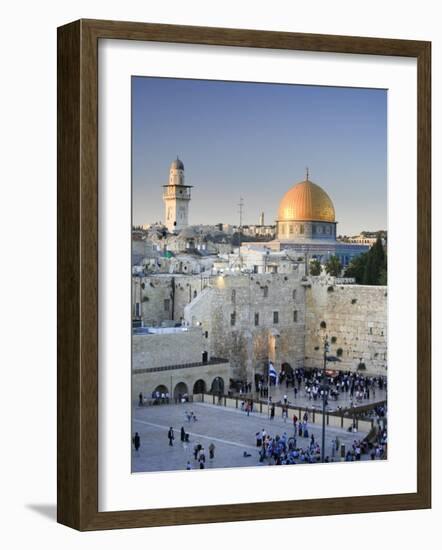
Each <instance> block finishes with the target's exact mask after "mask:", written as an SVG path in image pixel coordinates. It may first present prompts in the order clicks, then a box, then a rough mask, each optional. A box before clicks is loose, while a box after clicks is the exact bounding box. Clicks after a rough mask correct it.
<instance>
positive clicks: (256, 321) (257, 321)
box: [255, 313, 259, 327]
mask: <svg viewBox="0 0 442 550" xmlns="http://www.w3.org/2000/svg"><path fill="white" fill-rule="evenodd" d="M257 326H259V313H255V327H257Z"/></svg>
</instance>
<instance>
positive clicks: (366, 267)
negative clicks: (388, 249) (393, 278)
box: [345, 237, 387, 285]
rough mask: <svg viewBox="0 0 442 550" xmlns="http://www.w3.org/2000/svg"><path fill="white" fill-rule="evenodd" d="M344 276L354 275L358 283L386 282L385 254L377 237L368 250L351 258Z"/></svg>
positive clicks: (383, 283) (384, 283) (379, 283)
mask: <svg viewBox="0 0 442 550" xmlns="http://www.w3.org/2000/svg"><path fill="white" fill-rule="evenodd" d="M345 276H346V277H354V278H355V279H356V283H357V284H360V285H361V284H362V285H386V284H387V254H386V253H385V250H384V247H383V245H382V241H381V239H380V238H379V237H378V239H377V241H376V243H375V244H374V245H373V246H372V247H371V248H370V250H369V251H368V252H365V253H364V254H360V255H359V256H356V257H355V258H353V260H352V261H351V262H350V265H349V266H348V267H347V269H346V270H345Z"/></svg>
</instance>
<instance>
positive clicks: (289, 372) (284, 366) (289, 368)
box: [281, 362, 293, 378]
mask: <svg viewBox="0 0 442 550" xmlns="http://www.w3.org/2000/svg"><path fill="white" fill-rule="evenodd" d="M281 370H282V372H283V373H284V374H285V375H286V376H288V377H289V378H290V377H291V376H292V375H293V369H292V366H291V365H290V363H287V362H285V363H282V365H281Z"/></svg>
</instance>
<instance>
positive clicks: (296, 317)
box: [293, 309, 298, 323]
mask: <svg viewBox="0 0 442 550" xmlns="http://www.w3.org/2000/svg"><path fill="white" fill-rule="evenodd" d="M293 322H294V323H297V322H298V312H297V311H296V309H295V311H294V312H293Z"/></svg>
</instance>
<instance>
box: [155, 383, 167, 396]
mask: <svg viewBox="0 0 442 550" xmlns="http://www.w3.org/2000/svg"><path fill="white" fill-rule="evenodd" d="M157 392H158V393H159V394H160V396H161V394H163V393H164V395H166V394H167V393H169V389H168V388H167V386H165V385H164V384H160V385H159V386H157V387H156V388H155V389H154V393H157Z"/></svg>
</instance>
